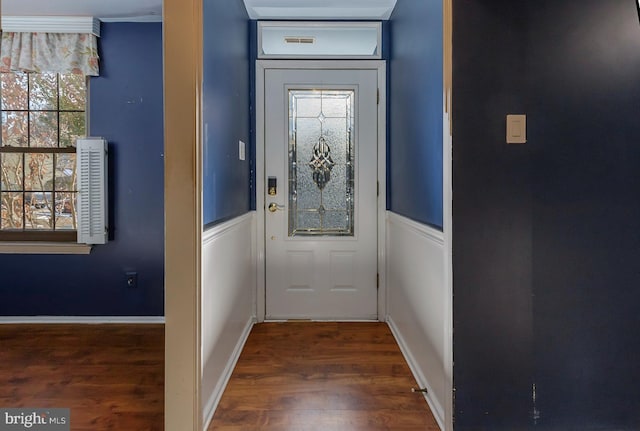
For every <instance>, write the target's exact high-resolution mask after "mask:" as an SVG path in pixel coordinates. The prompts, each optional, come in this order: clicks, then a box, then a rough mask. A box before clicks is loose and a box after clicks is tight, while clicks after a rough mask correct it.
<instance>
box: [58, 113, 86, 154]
mask: <svg viewBox="0 0 640 431" xmlns="http://www.w3.org/2000/svg"><path fill="white" fill-rule="evenodd" d="M84 118H85V117H84V112H61V113H60V146H61V147H75V146H76V139H78V138H79V137H81V136H85V121H84Z"/></svg>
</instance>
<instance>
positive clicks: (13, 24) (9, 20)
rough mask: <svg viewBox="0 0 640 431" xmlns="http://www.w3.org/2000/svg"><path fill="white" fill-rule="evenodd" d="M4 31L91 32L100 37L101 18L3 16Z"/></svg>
mask: <svg viewBox="0 0 640 431" xmlns="http://www.w3.org/2000/svg"><path fill="white" fill-rule="evenodd" d="M2 31H5V32H25V33H36V32H42V33H91V34H94V35H96V36H98V37H100V20H99V19H98V18H94V17H92V16H3V17H2Z"/></svg>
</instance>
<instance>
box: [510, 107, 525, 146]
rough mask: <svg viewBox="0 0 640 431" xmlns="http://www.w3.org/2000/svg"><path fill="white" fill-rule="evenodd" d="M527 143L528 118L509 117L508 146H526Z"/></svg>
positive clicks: (523, 116)
mask: <svg viewBox="0 0 640 431" xmlns="http://www.w3.org/2000/svg"><path fill="white" fill-rule="evenodd" d="M526 142H527V116H526V115H513V114H509V115H507V144H524V143H526Z"/></svg>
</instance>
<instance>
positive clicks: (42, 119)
mask: <svg viewBox="0 0 640 431" xmlns="http://www.w3.org/2000/svg"><path fill="white" fill-rule="evenodd" d="M30 144H31V145H30V146H31V147H57V146H58V114H57V113H56V112H31V142H30Z"/></svg>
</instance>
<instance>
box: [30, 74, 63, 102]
mask: <svg viewBox="0 0 640 431" xmlns="http://www.w3.org/2000/svg"><path fill="white" fill-rule="evenodd" d="M29 79H30V80H31V82H30V87H29V90H30V95H29V96H30V97H29V109H32V110H43V109H58V83H57V79H56V74H55V73H30V74H29Z"/></svg>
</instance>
